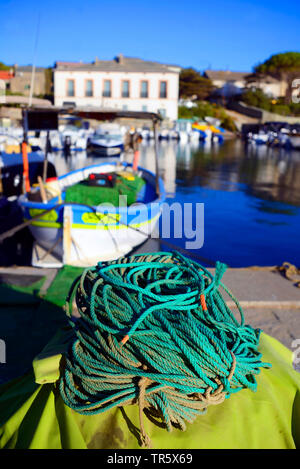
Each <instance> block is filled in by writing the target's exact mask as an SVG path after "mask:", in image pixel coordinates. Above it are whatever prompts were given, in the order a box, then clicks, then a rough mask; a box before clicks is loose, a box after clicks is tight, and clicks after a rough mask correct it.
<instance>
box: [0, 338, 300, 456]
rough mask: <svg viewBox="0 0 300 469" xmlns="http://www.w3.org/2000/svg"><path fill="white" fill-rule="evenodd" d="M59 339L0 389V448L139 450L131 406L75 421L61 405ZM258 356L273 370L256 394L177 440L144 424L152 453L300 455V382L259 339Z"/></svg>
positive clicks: (275, 345)
mask: <svg viewBox="0 0 300 469" xmlns="http://www.w3.org/2000/svg"><path fill="white" fill-rule="evenodd" d="M66 334H69V332H68V331H64V332H60V333H59V334H58V335H57V336H56V338H55V339H54V341H53V342H52V343H51V344H50V347H48V350H46V353H44V355H41V356H39V357H38V359H37V360H35V361H34V371H32V372H31V373H29V374H27V375H25V376H24V377H22V378H19V379H17V380H15V381H13V382H10V383H8V384H5V385H3V386H2V387H0V447H1V448H41V449H48V448H53V449H55V448H73V449H79V448H99V449H104V448H105V449H117V448H123V449H136V448H140V430H139V428H140V426H139V416H138V406H137V405H131V406H126V407H120V408H114V409H112V410H109V411H106V412H105V413H103V414H98V415H94V416H82V415H80V414H77V413H75V412H74V411H73V410H71V409H70V408H68V407H67V406H66V405H65V404H64V403H63V401H62V399H61V397H60V394H59V390H58V388H57V385H56V383H55V381H56V379H57V377H58V375H59V360H60V354H59V353H60V352H61V353H63V351H64V349H65V347H66V342H67V339H68V336H67V335H66ZM259 348H260V351H261V352H262V354H263V361H266V362H270V363H272V368H271V369H269V370H265V369H262V371H261V373H260V375H259V376H258V377H257V382H258V390H257V392H256V393H253V392H251V391H250V390H242V391H240V392H238V393H237V394H234V395H232V396H231V398H230V399H227V400H225V402H224V403H222V404H220V405H216V406H210V407H209V408H208V410H207V413H206V414H205V415H202V416H199V417H198V418H197V419H196V420H195V421H194V423H192V424H187V430H186V431H184V432H183V431H181V430H177V429H175V428H174V429H173V431H172V432H171V433H168V432H167V430H166V429H165V428H161V427H160V426H158V425H157V424H155V423H152V422H151V421H150V420H148V419H147V417H146V416H145V417H144V426H145V430H146V432H147V434H148V435H149V437H150V438H151V441H152V448H153V449H164V448H167V449H174V448H175V449H186V448H188V449H192V448H214V449H215V448H230V449H232V448H238V449H242V448H245V449H247V448H252V449H254V448H255V449H258V448H268V449H270V448H277V449H281V448H282V449H283V448H300V374H299V373H298V372H296V371H295V370H294V369H293V367H292V353H291V352H290V351H289V350H288V349H287V348H285V347H284V346H283V345H282V344H280V343H279V342H278V341H276V340H275V339H273V338H271V337H269V336H268V335H266V334H262V335H261V339H260V346H259ZM36 380H37V381H39V382H43V383H45V384H37V383H36V382H35V381H36ZM53 381H54V382H53Z"/></svg>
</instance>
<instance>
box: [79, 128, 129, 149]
mask: <svg viewBox="0 0 300 469" xmlns="http://www.w3.org/2000/svg"><path fill="white" fill-rule="evenodd" d="M123 149H124V137H123V135H122V133H121V129H120V127H119V125H117V124H102V125H101V126H99V127H98V128H97V129H96V131H95V133H94V135H92V136H90V137H89V138H88V140H87V151H88V152H92V153H97V154H99V155H103V156H119V155H120V154H121V153H122V151H123Z"/></svg>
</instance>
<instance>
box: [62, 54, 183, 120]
mask: <svg viewBox="0 0 300 469" xmlns="http://www.w3.org/2000/svg"><path fill="white" fill-rule="evenodd" d="M179 73H180V67H178V66H172V65H164V64H160V63H157V62H149V61H144V60H141V59H134V58H128V57H123V56H122V55H119V56H118V57H116V58H115V59H113V60H101V61H100V60H98V59H96V60H95V62H93V63H81V62H78V63H74V62H57V63H56V65H55V68H54V104H55V106H66V105H75V106H76V107H91V108H93V107H98V108H102V109H103V108H105V109H116V110H117V109H118V110H128V111H144V112H159V113H160V114H161V115H162V116H163V117H164V118H167V119H170V120H176V119H177V117H178V114H177V113H178V93H179Z"/></svg>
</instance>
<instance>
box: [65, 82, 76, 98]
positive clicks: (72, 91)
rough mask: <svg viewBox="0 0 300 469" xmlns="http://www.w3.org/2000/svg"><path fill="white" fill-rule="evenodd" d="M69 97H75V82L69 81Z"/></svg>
mask: <svg viewBox="0 0 300 469" xmlns="http://www.w3.org/2000/svg"><path fill="white" fill-rule="evenodd" d="M67 96H75V83H74V80H67Z"/></svg>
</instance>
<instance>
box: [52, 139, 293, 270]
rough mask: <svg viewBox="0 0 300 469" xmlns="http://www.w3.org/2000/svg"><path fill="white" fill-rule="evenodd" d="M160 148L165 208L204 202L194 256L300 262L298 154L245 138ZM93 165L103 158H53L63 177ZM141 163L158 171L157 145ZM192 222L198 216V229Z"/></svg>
mask: <svg viewBox="0 0 300 469" xmlns="http://www.w3.org/2000/svg"><path fill="white" fill-rule="evenodd" d="M159 151H160V156H159V166H160V175H161V177H162V178H163V180H164V183H165V188H166V191H167V193H168V198H167V202H168V204H173V203H174V202H179V203H180V204H184V203H196V202H202V203H204V244H203V247H202V248H201V249H197V250H195V251H193V253H194V254H196V255H198V256H202V257H204V258H207V259H209V260H211V261H212V262H214V261H216V260H220V261H222V262H225V263H227V264H228V265H229V266H232V267H242V266H249V265H260V266H266V265H279V264H281V263H282V262H284V261H288V262H291V263H293V264H296V265H300V242H299V241H300V151H293V152H291V151H286V150H283V149H276V148H274V149H270V148H267V147H265V146H244V144H243V142H241V141H240V140H235V141H227V142H225V143H224V144H222V145H220V146H203V145H202V146H199V145H196V146H195V145H193V146H190V145H185V146H180V145H179V144H176V143H171V144H170V143H166V142H162V143H161V144H160V148H159ZM95 161H97V162H98V161H101V159H100V158H98V157H97V158H94V159H93V158H86V155H85V154H83V153H81V154H80V153H77V154H75V155H73V156H72V157H71V158H69V159H68V160H65V159H63V158H61V157H58V156H56V157H55V159H54V162H55V163H56V166H57V170H58V172H59V174H62V173H63V172H65V171H68V170H71V169H76V168H79V167H82V166H86V165H87V164H92V163H93V162H95ZM105 161H107V160H105ZM140 165H141V166H144V167H146V168H148V169H150V170H152V171H154V170H155V160H154V151H153V144H143V145H142V147H141V156H140ZM195 222H196V217H195V213H194V214H193V224H194V225H193V226H194V228H195ZM176 223H179V221H178V220H176ZM168 241H170V242H172V243H173V244H174V245H177V246H180V247H182V248H184V247H185V246H186V241H188V240H187V239H185V238H184V237H183V238H182V239H178V238H175V237H174V233H172V230H171V237H170V238H169V239H168ZM161 247H162V248H164V247H165V246H164V244H163V243H162V246H161ZM203 263H204V262H203Z"/></svg>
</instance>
